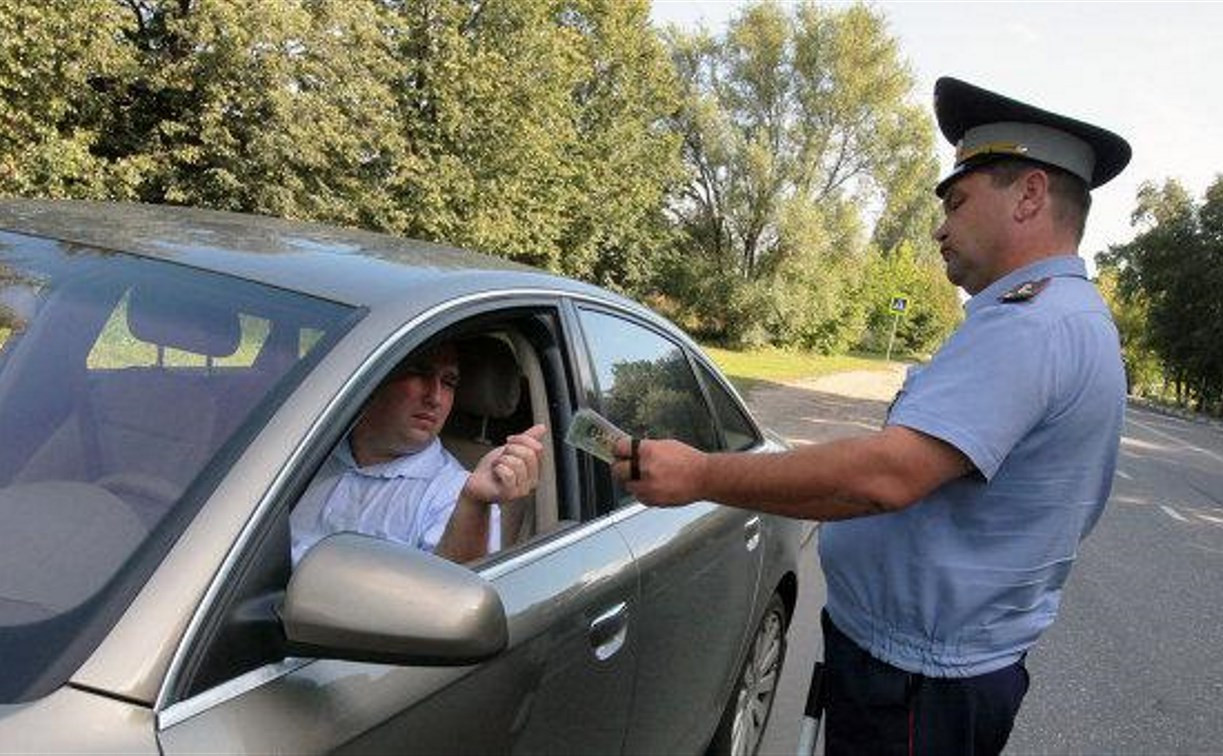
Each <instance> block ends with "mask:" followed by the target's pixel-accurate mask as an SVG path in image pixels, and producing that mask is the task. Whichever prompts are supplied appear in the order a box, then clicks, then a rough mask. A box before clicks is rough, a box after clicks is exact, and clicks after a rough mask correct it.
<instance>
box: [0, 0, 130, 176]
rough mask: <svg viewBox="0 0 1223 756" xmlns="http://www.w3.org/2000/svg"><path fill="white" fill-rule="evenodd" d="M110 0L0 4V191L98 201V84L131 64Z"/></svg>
mask: <svg viewBox="0 0 1223 756" xmlns="http://www.w3.org/2000/svg"><path fill="white" fill-rule="evenodd" d="M121 15H122V14H121V12H120V8H119V7H118V6H116V4H115V3H114V2H113V1H112V0H50V1H49V2H45V3H29V2H22V1H21V0H2V1H0V194H10V195H36V196H48V197H104V196H107V195H108V194H109V193H111V191H112V190H113V189H114V187H113V186H110V185H108V182H107V179H106V176H105V175H104V172H103V164H104V163H105V159H104V158H103V157H101V156H99V155H97V154H96V152H95V147H96V145H97V143H98V141H99V139H100V135H101V134H102V133H103V128H102V127H103V120H102V119H101V118H100V114H99V111H100V109H102V108H103V107H104V102H105V98H106V93H105V92H101V91H98V82H99V81H100V80H101V79H102V78H104V77H107V76H109V75H113V74H115V73H116V72H119V71H123V70H125V69H127V67H128V66H129V64H130V59H129V58H128V56H127V54H126V52H127V51H126V50H125V49H124V47H123V45H122V43H121V38H120V33H119V27H120V22H121Z"/></svg>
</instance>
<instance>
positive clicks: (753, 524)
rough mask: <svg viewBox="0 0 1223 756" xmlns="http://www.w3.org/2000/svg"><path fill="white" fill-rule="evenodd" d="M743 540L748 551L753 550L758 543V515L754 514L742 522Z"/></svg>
mask: <svg viewBox="0 0 1223 756" xmlns="http://www.w3.org/2000/svg"><path fill="white" fill-rule="evenodd" d="M743 540H744V541H745V542H746V543H747V550H748V551H755V550H756V547H757V546H759V545H760V515H754V516H752V518H751V519H749V520H748V521H747V522H745V523H743Z"/></svg>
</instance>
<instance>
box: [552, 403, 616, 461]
mask: <svg viewBox="0 0 1223 756" xmlns="http://www.w3.org/2000/svg"><path fill="white" fill-rule="evenodd" d="M628 437H629V434H627V433H625V432H624V431H622V430H620V429H619V428H617V427H616V426H615V425H612V422H611V421H610V420H608V419H607V418H605V417H603V416H602V415H600V414H599V413H598V412H595V411H594V410H591V409H586V408H582V409H580V410H578V411H577V413H576V414H574V416H573V420H572V421H570V423H569V430H568V431H566V432H565V443H567V444H569V445H570V446H575V447H577V448H579V449H581V450H582V451H586V452H590V453H591V454H593V455H595V456H596V457H598V458H599V459H601V460H603V461H604V462H606V463H608V464H611V463H612V462H615V461H616V454H615V452H614V451H613V450H614V449H615V448H616V442H618V441H619V440H620V439H622V438H628Z"/></svg>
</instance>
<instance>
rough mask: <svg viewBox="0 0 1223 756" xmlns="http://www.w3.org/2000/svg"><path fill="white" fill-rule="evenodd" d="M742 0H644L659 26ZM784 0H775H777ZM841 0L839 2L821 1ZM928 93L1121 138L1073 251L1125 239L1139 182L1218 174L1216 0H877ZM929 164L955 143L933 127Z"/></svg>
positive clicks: (711, 19) (944, 165)
mask: <svg viewBox="0 0 1223 756" xmlns="http://www.w3.org/2000/svg"><path fill="white" fill-rule="evenodd" d="M745 4H746V3H745V2H744V0H653V10H652V18H653V19H654V21H655V23H656V24H658V25H660V26H661V25H664V24H667V23H675V24H678V25H679V26H681V27H683V28H692V29H695V28H697V27H698V26H699V25H702V24H703V25H704V26H705V27H706V28H708V29H709V30H710V31H714V32H717V31H720V30H722V29H723V28H724V27H725V25H726V23H727V22H728V21H729V19H731V18H733V17H734V16H735V15H736V14H737V13H738V12H739V11H740V10H741V9H742V8H743V7H744V5H745ZM792 4H793V3H792V2H782V5H783V6H789V5H792ZM826 4H829V5H834V6H835V5H841V3H826ZM868 4H869V6H870V7H871V8H873V9H874V10H876V11H877V12H879V13H881V14H882V15H883V16H884V17H886V18H887V19H888V26H889V29H890V32H891V34H892V36H893V37H895V38H896V39H897V40H898V41H899V46H900V51H901V55H902V56H903V57H904V58H905V59H906V61H907V63H908V65H909V67H910V70H911V71H912V73H913V75H914V79H915V80H916V86H915V88H914V95H915V96H914V100H915V102H918V103H924V104H925V105H926V107H927V109H929V111H930V113H931V118H933V109H932V108H931V102H932V99H933V92H934V82H935V80H936V79H937V78H938V77H939V76H954V77H956V78H959V79H963V80H965V81H968V82H970V83H973V84H976V85H978V86H982V87H985V88H986V89H991V90H993V91H996V92H999V93H1000V94H1004V95H1006V96H1008V97H1013V98H1015V99H1018V100H1022V101H1024V102H1028V103H1031V104H1033V105H1036V106H1038V107H1041V108H1044V109H1046V110H1052V111H1054V112H1057V113H1061V114H1064V115H1068V116H1071V117H1074V118H1078V119H1080V120H1084V121H1087V122H1089V123H1094V124H1097V125H1099V126H1102V127H1104V128H1107V129H1109V130H1111V131H1115V132H1117V133H1118V134H1120V135H1122V136H1123V137H1125V138H1126V139H1127V140H1129V142H1130V145H1131V146H1132V147H1133V149H1134V158H1133V160H1132V162H1131V163H1130V165H1129V167H1128V168H1127V169H1126V170H1125V171H1124V172H1123V173H1122V174H1121V175H1120V176H1119V177H1118V178H1116V179H1113V180H1112V181H1111V182H1109V183H1108V184H1105V185H1104V186H1102V187H1099V188H1098V189H1096V190H1095V191H1093V192H1092V196H1093V200H1092V202H1093V204H1092V210H1091V214H1090V216H1089V218H1088V221H1087V232H1086V235H1085V236H1084V239H1083V243H1082V245H1081V247H1080V252H1081V253H1082V254H1083V255H1084V256H1085V257H1087V258H1088V259H1091V258H1092V257H1093V256H1094V254H1095V253H1097V252H1102V251H1105V250H1106V249H1107V247H1108V245H1110V244H1120V243H1124V242H1126V241H1129V240H1130V239H1132V238H1133V237H1134V234H1135V229H1134V228H1133V227H1132V226H1131V225H1130V215H1131V213H1132V212H1133V210H1134V207H1135V204H1136V203H1135V197H1136V195H1137V192H1138V187H1139V186H1140V185H1141V184H1142V183H1143V182H1144V181H1150V182H1154V183H1155V184H1157V185H1159V184H1162V183H1163V182H1164V181H1166V180H1167V179H1170V178H1175V179H1177V180H1178V181H1180V182H1181V183H1182V184H1183V185H1184V186H1185V187H1186V188H1187V189H1188V190H1189V191H1190V192H1191V193H1192V194H1193V196H1194V197H1196V198H1198V199H1200V198H1201V196H1202V193H1203V192H1204V191H1205V190H1206V187H1207V186H1209V185H1210V184H1211V183H1212V182H1213V181H1214V179H1215V178H1216V177H1217V176H1218V175H1219V174H1221V173H1223V34H1221V32H1220V29H1223V2H1174V1H1173V2H1154V1H1148V2H1136V1H1130V2H1121V1H1120V0H1112V1H1111V2H1103V1H1099V0H1097V1H1095V2H1087V1H1082V0H1080V1H1078V2H1071V1H1069V0H1063V1H1061V2H1051V1H1048V0H1045V1H1043V2H1042V1H1034V0H1028V2H1009V1H1001V2H981V1H978V2H951V1H950V0H943V1H942V2H935V1H933V0H907V1H897V0H875V2H870V3H868ZM938 154H939V164H940V167H941V169H942V171H943V172H944V173H946V172H947V171H948V170H950V167H951V164H952V162H953V154H954V149H953V148H952V146H951V145H949V144H948V143H947V142H946V141H945V140H943V139H942V136H941V134H940V135H939V153H938Z"/></svg>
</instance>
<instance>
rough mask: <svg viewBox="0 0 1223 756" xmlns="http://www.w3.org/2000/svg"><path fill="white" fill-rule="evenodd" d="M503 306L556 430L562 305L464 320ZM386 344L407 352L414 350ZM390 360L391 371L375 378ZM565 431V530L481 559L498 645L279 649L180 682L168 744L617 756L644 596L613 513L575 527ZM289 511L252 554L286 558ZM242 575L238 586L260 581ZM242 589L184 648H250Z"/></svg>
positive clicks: (561, 386) (247, 749)
mask: <svg viewBox="0 0 1223 756" xmlns="http://www.w3.org/2000/svg"><path fill="white" fill-rule="evenodd" d="M502 310H504V311H505V312H506V313H509V314H507V315H506V316H505V320H504V322H503V323H502V325H504V326H505V327H506V328H507V329H514V328H516V329H517V331H515V332H516V333H520V334H522V335H523V342H522V343H523V344H526V345H529V348H530V349H532V350H534V351H535V354H533V355H531V357H532V364H533V365H534V366H535V367H536V368H537V369H538V376H537V379H540V380H542V381H543V386H544V390H545V391H546V396H545V397H544V398H543V401H542V402H539V403H536V407H537V409H539V408H540V407H539V405H540V404H542V405H543V407H542V411H543V412H545V413H548V414H547V419H548V422H549V423H550V425H551V426H552V428H554V429H555V428H558V427H564V424H565V423H566V422H567V420H568V416H569V414H570V409H569V408H570V407H571V406H572V402H571V399H570V391H571V388H570V387H571V386H572V385H573V378H572V376H571V375H570V373H569V359H568V357H567V353H566V351H565V350H564V349H562V348H561V345H562V344H563V343H564V341H565V339H564V338H563V334H562V333H561V330H560V328H561V326H560V321H559V317H558V316H557V314H556V310H555V308H553V307H548V306H541V305H539V304H538V303H534V302H532V303H524V302H521V301H517V300H508V301H506V302H501V303H498V304H496V305H495V306H489V305H487V304H485V305H483V306H482V307H481V309H480V310H479V312H478V313H477V314H476V315H472V316H471V317H468V318H467V321H474V320H477V319H478V320H479V321H480V322H481V323H487V322H489V321H490V319H495V318H497V317H498V313H499V312H500V311H502ZM467 314H468V315H470V313H467ZM440 318H441V316H439V320H440ZM465 324H466V321H464V320H463V319H462V318H458V317H456V316H455V314H454V313H447V314H446V316H445V321H444V323H442V325H438V326H429V325H425V326H422V327H421V328H420V329H418V331H420V332H424V333H423V335H422V334H421V333H417V332H414V333H413V335H412V336H411V337H410V338H411V339H413V340H414V341H415V343H419V342H420V341H421V340H422V339H423V338H425V337H426V336H429V335H437V332H438V331H439V330H441V328H442V326H445V327H448V328H462V327H464V326H465ZM431 330H432V333H430V331H431ZM387 351H388V353H390V354H398V355H404V354H406V353H407V351H408V348H407V347H405V348H392V349H389V350H387ZM392 367H393V366H392V365H382V366H380V367H379V371H380V372H381V373H383V374H385V373H387V372H389V371H390V370H391V368H392ZM360 399H361V397H354V401H357V402H359V401H360ZM293 410H294V408H293V406H292V403H291V402H290V403H289V404H287V405H286V411H293ZM353 414H355V409H354V408H353V407H351V406H349V408H348V410H347V415H337V417H336V419H335V423H336V424H339V425H340V426H343V425H344V424H345V423H347V422H348V420H347V419H346V418H347V417H351V416H352V415H353ZM562 435H563V434H561V433H559V432H556V431H555V430H554V432H553V433H552V434H550V441H551V444H552V446H551V459H552V460H554V464H555V467H556V469H555V471H554V472H555V473H556V476H557V479H558V485H557V486H556V489H557V494H556V496H557V499H558V501H557V509H558V512H557V513H556V516H554V517H553V518H551V519H552V521H553V522H554V523H555V525H554V526H553V527H552V528H551V530H550V532H545V533H539V534H536V535H535V536H534V537H532V538H529V539H527V540H525V541H524V542H522V543H520V544H517V545H515V546H513V547H511V548H509V549H507V550H506V551H502V552H499V553H497V554H495V555H493V556H492V557H490V558H488V559H487V560H486V561H484V562H483V563H478V564H476V565H474V566H473V569H474V570H475V571H476V572H477V573H478V574H479V575H480V577H481V578H483V579H484V580H487V581H488V582H490V583H491V584H492V585H493V586H494V587H495V589H496V591H497V593H498V594H499V595H500V598H501V601H502V604H503V605H504V608H505V612H506V617H507V621H508V630H509V642H508V647H507V648H506V650H505V651H504V652H502V653H500V654H498V655H497V656H495V657H494V658H492V659H489V660H487V661H485V662H483V663H478V664H469V665H466V666H460V667H447V666H395V665H389V664H376V663H368V662H355V661H343V660H338V659H321V658H319V659H313V658H312V659H299V658H283V657H282V656H279V655H277V654H275V653H272V654H270V655H269V656H270V658H269V659H268V660H267V662H266V663H264V664H262V665H260V666H257V667H256V668H254V669H251V670H250V671H247V672H245V673H243V674H240V675H237V676H235V677H233V678H232V679H229V680H226V681H224V682H221V683H220V684H217V685H211V686H209V687H207V688H206V689H204V690H199V691H194V690H192V689H191V686H190V684H187V685H185V686H184V687H183V690H184V691H185V693H184V694H183V695H182V696H181V697H180V700H171V701H170V702H169V703H170V705H169V706H167V707H165V708H164V709H163V710H161V711H159V727H160V732H159V737H160V742H161V746H162V749H163V751H164V753H166V754H179V753H194V752H200V751H209V752H227V753H270V752H288V753H311V752H325V751H339V752H349V751H352V752H393V753H422V754H447V753H454V754H472V753H508V752H521V753H538V752H553V753H561V752H576V751H585V752H599V753H612V752H617V751H619V750H620V748H621V745H622V742H623V737H624V728H625V723H626V721H627V718H628V714H629V704H630V700H631V695H632V681H633V674H634V672H635V668H636V649H637V644H636V643H635V642H632V640H631V639H632V635H631V633H629V632H628V626H627V622H628V619H629V612H628V607H629V606H630V605H632V604H633V603H634V602H635V601H636V596H637V576H636V569H635V565H634V563H633V560H632V556H631V553H630V551H629V549H628V545H627V544H626V542H625V540H624V538H623V536H622V535H621V533H620V532H619V531H618V530H617V529H616V528H615V526H614V524H613V521H612V518H611V517H609V516H604V517H601V518H600V517H590V518H584V519H581V520H580V521H574V519H573V518H574V517H575V516H576V515H575V513H581V512H593V511H594V510H595V507H594V506H593V504H591V503H590V502H588V501H586V499H587V498H589V497H591V496H593V493H592V491H591V489H590V486H589V481H588V480H586V479H585V478H581V477H578V476H575V475H572V474H569V473H567V472H566V470H573V469H574V468H576V462H575V457H574V452H573V451H572V450H569V449H567V447H565V446H564V445H563V444H561V443H560V442H559V439H560V437H561V436H562ZM329 443H334V439H331V440H329ZM325 453H326V450H322V452H317V453H315V454H314V455H312V458H313V459H318V458H321V456H323V455H325ZM308 456H309V455H308ZM283 510H284V511H283V513H282V514H280V515H279V516H275V517H271V518H269V520H270V521H269V522H268V523H265V524H264V529H265V531H266V533H265V535H264V536H263V537H261V538H260V537H255V538H252V539H250V540H251V542H252V543H257V544H260V545H258V546H256V547H253V548H255V549H256V553H253V554H249V555H247V556H246V558H245V559H244V560H241V561H242V563H244V564H247V565H257V564H259V563H261V562H276V561H278V560H283V553H282V552H283V549H284V548H285V546H286V539H287V532H284V529H286V528H287V507H284V508H283ZM259 550H262V551H263V552H264V553H258V551H259ZM269 550H270V551H269ZM239 572H241V571H240V570H236V571H235V575H234V576H233V577H232V578H231V582H232V581H239V582H241V581H245V582H248V583H251V585H252V586H255V585H257V584H258V583H259V582H260V580H259V579H255V578H250V577H245V576H243V575H240V574H237V573H239ZM248 573H249V574H250V575H258V573H259V570H257V569H251V570H248ZM263 582H265V583H266V582H267V581H266V579H265V580H264V581H263ZM232 593H233V594H234V598H233V599H232V600H230V601H229V602H228V606H225V605H218V606H216V607H214V608H213V609H212V615H213V616H214V617H223V616H224V617H234V618H237V619H234V620H232V621H227V622H221V621H219V620H218V621H214V622H213V624H217V625H223V624H228V625H229V626H230V632H217V633H214V634H213V638H212V639H211V640H209V641H202V642H201V643H200V644H199V646H200V647H199V648H198V649H196V650H194V651H192V652H191V654H189V655H188V656H194V657H195V658H201V659H206V658H209V656H210V654H211V655H212V656H214V657H216V656H225V655H232V654H231V651H230V649H227V648H225V647H224V644H230V645H231V646H232V645H234V644H235V643H237V644H239V645H240V644H241V643H242V636H241V633H242V632H243V630H242V624H243V621H242V620H241V618H240V617H241V615H242V614H243V611H242V610H241V607H242V606H243V605H244V604H251V603H252V599H251V598H250V595H251V594H254V593H257V590H256V589H255V588H254V587H252V588H251V589H250V590H244V589H238V590H235V591H232ZM244 596H245V597H244ZM203 624H204V625H205V626H207V625H208V622H207V621H205V622H204V623H203ZM235 633H237V640H236V641H235ZM250 642H251V643H255V642H258V641H257V639H255V638H254V637H252V638H251V640H250ZM209 644H212V646H213V647H212V648H209ZM243 651H245V650H244V649H243ZM185 666H189V665H185Z"/></svg>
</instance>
